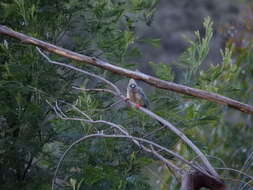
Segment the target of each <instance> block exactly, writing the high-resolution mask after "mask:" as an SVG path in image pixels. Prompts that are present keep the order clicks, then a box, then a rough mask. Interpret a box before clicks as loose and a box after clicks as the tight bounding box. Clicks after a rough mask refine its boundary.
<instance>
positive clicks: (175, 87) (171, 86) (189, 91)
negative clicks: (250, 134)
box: [0, 25, 253, 115]
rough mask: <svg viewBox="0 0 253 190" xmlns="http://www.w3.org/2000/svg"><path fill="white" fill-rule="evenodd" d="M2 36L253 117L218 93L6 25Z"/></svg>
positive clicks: (249, 110)
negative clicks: (144, 72) (60, 45)
mask: <svg viewBox="0 0 253 190" xmlns="http://www.w3.org/2000/svg"><path fill="white" fill-rule="evenodd" d="M0 34H3V35H7V36H10V37H12V38H16V39H19V40H21V41H22V42H23V43H26V44H31V45H35V46H37V47H40V48H43V49H44V50H46V51H48V52H52V53H55V54H57V55H61V56H63V57H66V58H69V59H72V60H76V61H80V62H83V63H86V64H90V65H94V66H96V67H100V68H103V69H106V70H109V71H112V72H114V73H117V74H120V75H124V76H127V77H130V78H134V79H138V80H142V81H144V82H146V83H148V84H150V85H152V86H155V87H157V88H161V89H166V90H170V91H174V92H177V93H181V94H185V95H190V96H195V97H198V98H202V99H206V100H208V101H211V102H215V103H218V104H222V105H226V106H229V107H232V108H235V109H237V110H240V111H242V112H245V113H249V114H252V115H253V106H251V105H248V104H244V103H241V102H239V101H236V100H233V99H231V98H228V97H225V96H221V95H219V94H216V93H211V92H207V91H204V90H200V89H196V88H191V87H188V86H184V85H180V84H176V83H173V82H168V81H165V80H160V79H158V78H156V77H152V76H150V75H147V74H143V73H140V72H138V71H131V70H128V69H124V68H122V67H119V66H115V65H112V64H109V63H107V62H105V61H102V60H99V59H97V58H94V57H89V56H86V55H82V54H79V53H76V52H73V51H70V50H67V49H64V48H61V47H58V46H55V45H52V44H50V43H47V42H44V41H41V40H38V39H36V38H33V37H30V36H27V35H25V34H22V33H20V32H16V31H13V30H12V29H10V28H8V27H6V26H4V25H0Z"/></svg>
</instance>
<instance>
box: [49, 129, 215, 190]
mask: <svg viewBox="0 0 253 190" xmlns="http://www.w3.org/2000/svg"><path fill="white" fill-rule="evenodd" d="M94 137H100V138H101V137H102V138H127V139H131V140H136V141H139V142H144V143H147V144H149V145H152V146H154V147H156V148H159V149H162V150H163V151H165V152H167V153H170V154H172V155H173V156H175V157H176V158H178V159H179V160H181V161H182V162H184V163H186V164H188V165H189V166H191V167H192V168H194V169H195V170H196V171H198V172H199V173H201V174H202V175H204V176H207V177H209V178H210V179H213V180H215V181H218V182H219V180H217V179H216V178H214V177H213V176H210V175H209V174H208V173H206V172H205V171H203V170H202V169H201V168H198V167H197V166H195V165H193V164H192V163H191V162H189V161H187V160H185V159H184V158H183V157H182V156H180V155H178V154H177V153H174V152H173V151H171V150H169V149H167V148H165V147H163V146H161V145H159V144H156V143H154V142H152V141H149V140H146V139H142V138H138V137H134V136H127V135H106V134H90V135H87V136H84V137H82V138H80V139H78V140H77V141H75V142H74V143H72V144H71V145H70V146H69V147H68V148H67V150H66V151H65V152H64V153H63V155H62V156H61V158H60V160H59V162H58V164H57V167H56V170H55V173H54V177H53V180H52V190H54V184H55V179H56V176H57V174H58V171H59V169H60V166H61V163H62V161H63V160H64V158H65V156H66V155H67V153H68V152H69V151H70V150H71V149H72V148H73V147H74V146H75V145H76V144H79V143H80V142H83V141H85V140H87V139H89V138H94ZM151 152H152V151H151ZM153 153H154V152H153ZM156 153H157V152H156ZM155 155H156V156H157V155H158V153H157V154H155ZM158 158H161V157H160V154H159V157H158ZM162 161H163V160H162ZM167 162H168V160H167ZM166 164H167V163H166ZM170 164H172V163H170ZM174 168H176V166H174Z"/></svg>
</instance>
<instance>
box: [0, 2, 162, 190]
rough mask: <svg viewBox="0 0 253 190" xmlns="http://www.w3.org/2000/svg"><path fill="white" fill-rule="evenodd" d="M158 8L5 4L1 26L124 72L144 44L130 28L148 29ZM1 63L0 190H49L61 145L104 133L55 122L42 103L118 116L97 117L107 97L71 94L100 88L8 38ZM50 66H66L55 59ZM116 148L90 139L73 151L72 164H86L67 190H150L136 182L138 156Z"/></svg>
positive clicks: (1, 45) (1, 44)
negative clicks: (137, 44)
mask: <svg viewBox="0 0 253 190" xmlns="http://www.w3.org/2000/svg"><path fill="white" fill-rule="evenodd" d="M156 2H157V0H150V1H138V2H136V1H120V0H113V1H110V0H98V1H93V0H74V1H68V0H63V1H51V0H45V1H38V0H3V1H1V2H0V12H1V14H0V20H1V21H0V22H1V24H4V25H7V26H9V27H11V28H13V29H14V30H17V31H20V32H23V33H25V34H28V35H31V36H33V37H36V38H39V39H41V40H46V41H49V42H52V43H55V44H59V45H61V46H63V47H66V48H68V49H71V50H74V51H78V52H82V53H84V54H87V55H91V56H96V57H100V58H102V59H107V60H110V61H111V62H112V63H115V64H122V65H123V64H125V60H127V59H129V58H131V57H133V55H140V54H139V51H138V49H137V48H135V47H134V46H133V44H134V42H135V41H136V40H141V39H139V38H138V37H137V36H136V35H135V25H136V23H137V22H146V23H147V24H149V23H150V21H151V20H152V16H153V14H154V10H155V4H156ZM0 57H1V59H0V136H1V140H0V147H1V148H0V171H1V172H0V173H1V174H0V182H1V189H2V188H3V189H17V188H18V189H30V188H36V189H49V188H50V183H51V182H50V180H51V175H52V171H53V170H54V168H55V165H56V163H57V161H58V157H59V155H60V154H61V153H62V151H63V150H64V149H65V148H66V145H68V144H69V143H70V142H72V141H73V140H76V139H78V138H80V137H81V136H82V135H84V134H89V133H93V132H96V131H97V130H100V129H99V128H105V129H106V127H105V126H103V125H97V126H96V127H94V126H93V125H91V124H87V123H84V122H81V123H80V122H65V121H64V122H63V121H61V120H59V119H56V116H55V115H54V112H53V110H52V109H51V108H50V106H49V105H48V104H47V103H46V100H48V101H50V102H54V101H55V100H57V99H60V100H64V101H65V102H69V103H74V104H76V106H77V107H79V108H81V109H83V110H84V111H85V112H86V113H87V114H89V115H91V116H92V118H93V119H100V118H105V119H106V118H107V117H110V118H111V119H112V117H116V112H115V115H114V116H113V115H108V114H107V113H106V114H102V113H103V111H99V109H101V108H103V107H101V105H103V106H104V107H105V106H108V104H110V103H111V102H112V100H111V98H112V96H107V95H103V94H92V95H91V94H90V93H80V94H79V93H76V91H73V90H72V89H71V86H72V85H73V84H74V83H75V84H83V86H84V87H86V86H87V85H88V86H90V85H94V86H96V87H101V88H103V87H104V85H103V84H101V83H100V82H95V83H94V80H93V79H92V80H90V79H89V78H87V77H86V76H81V75H80V74H78V73H75V72H73V71H69V70H67V69H64V68H60V67H56V66H54V65H50V64H49V63H47V62H45V61H44V60H43V59H42V58H41V56H40V55H39V54H38V53H37V52H36V50H35V49H34V47H28V46H26V45H23V44H22V43H20V42H17V41H15V40H13V39H10V38H6V37H5V36H1V37H0ZM52 59H55V60H61V61H63V60H62V58H59V57H57V56H52ZM71 64H77V63H71ZM77 65H79V66H80V67H83V68H85V69H87V70H90V71H92V72H95V73H97V74H100V75H104V76H107V75H108V74H107V73H104V71H101V70H98V69H95V68H91V67H88V66H86V67H85V66H83V65H81V64H77ZM59 106H60V107H63V109H64V111H66V113H67V114H69V115H73V116H75V113H76V112H75V111H73V110H68V109H65V107H66V106H64V103H63V102H60V101H59ZM79 116H80V115H79ZM116 118H117V117H116ZM117 143H118V142H117V141H116V140H108V141H100V140H95V141H92V142H91V143H87V144H86V145H85V146H83V147H82V148H77V150H76V154H75V155H76V156H77V158H78V159H77V160H79V159H83V162H80V160H79V162H78V164H79V165H78V168H81V170H82V171H83V172H84V173H82V174H80V175H76V176H73V177H72V179H71V180H70V184H71V188H77V189H148V185H147V184H146V182H145V181H146V179H145V177H143V176H142V175H140V172H141V171H140V167H141V166H142V165H143V163H145V162H144V161H141V160H142V159H143V157H139V156H137V157H136V158H134V159H133V158H132V157H129V155H131V154H133V153H134V152H135V148H133V147H132V146H129V143H127V142H122V143H119V145H118V146H114V145H115V144H117ZM122 148H123V149H124V148H125V150H126V152H125V153H124V154H121V150H122ZM56 149H57V150H58V151H56ZM84 154H86V156H84V158H83V156H82V155H84ZM98 156H100V158H102V159H99V157H98ZM70 160H73V158H71V159H70ZM115 163H117V164H115ZM113 165H114V168H113V167H111V166H113ZM130 166H131V167H130ZM71 168H73V165H72V162H71V161H69V163H68V164H67V165H66V167H65V170H64V171H65V172H66V173H71V171H72V170H71ZM68 169H70V170H68ZM42 179H43V180H42ZM79 179H80V180H79ZM77 180H78V182H75V181H77ZM66 188H67V189H68V187H66Z"/></svg>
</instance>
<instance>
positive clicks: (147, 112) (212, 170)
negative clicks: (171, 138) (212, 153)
mask: <svg viewBox="0 0 253 190" xmlns="http://www.w3.org/2000/svg"><path fill="white" fill-rule="evenodd" d="M37 49H38V51H39V52H40V53H41V54H42V55H44V57H45V58H46V59H47V60H48V61H49V62H50V63H52V64H57V65H61V66H64V67H68V68H71V69H72V68H73V69H74V70H76V71H80V72H82V73H85V74H86V73H87V74H88V75H89V76H93V77H95V78H98V79H100V80H101V81H104V82H106V83H107V84H109V85H110V84H111V86H113V87H114V89H115V91H116V95H117V96H118V97H120V98H121V99H122V100H125V101H127V102H128V103H129V104H130V105H131V106H132V107H136V104H135V103H133V102H131V101H130V100H128V99H127V98H126V97H125V96H124V95H123V94H121V92H120V90H119V89H118V87H117V86H115V85H113V84H112V83H111V82H110V81H108V80H106V79H104V78H103V77H100V76H98V75H95V74H93V73H90V72H88V71H84V70H82V69H80V68H76V67H74V66H69V65H67V64H65V63H60V62H55V61H52V60H50V59H49V58H48V57H47V56H46V55H45V54H44V53H43V52H41V51H40V50H39V48H37ZM56 107H57V108H58V106H57V105H56ZM138 109H139V110H140V111H142V112H144V113H145V114H147V115H149V116H150V117H151V118H153V119H155V120H157V121H159V122H160V123H161V124H163V125H164V126H166V128H168V129H170V130H171V131H172V132H174V133H175V134H176V135H178V136H179V137H180V138H181V139H182V140H183V141H184V142H185V143H186V144H187V145H188V146H190V147H191V148H192V149H193V151H194V152H195V153H196V154H197V155H198V156H199V158H200V159H201V160H202V161H203V163H204V164H205V166H206V168H207V169H208V172H210V174H211V175H213V176H214V177H215V178H217V180H219V175H218V173H217V172H216V171H215V169H214V168H213V167H212V165H211V164H210V163H209V161H208V159H207V158H206V157H205V155H204V154H203V153H202V152H201V151H200V150H199V148H198V147H197V146H196V145H195V144H194V143H193V142H192V141H191V140H190V139H189V138H188V137H186V136H185V134H184V133H182V132H181V131H180V130H179V129H177V128H176V127H175V126H174V125H172V124H171V123H170V122H168V121H166V120H165V119H163V118H162V117H160V116H158V115H156V114H155V113H153V112H151V111H150V110H148V109H146V108H143V107H138ZM59 111H61V110H59ZM62 115H64V113H62ZM65 118H66V117H65ZM62 119H63V117H62ZM72 120H78V121H81V120H82V119H80V118H72ZM85 122H90V121H87V120H85Z"/></svg>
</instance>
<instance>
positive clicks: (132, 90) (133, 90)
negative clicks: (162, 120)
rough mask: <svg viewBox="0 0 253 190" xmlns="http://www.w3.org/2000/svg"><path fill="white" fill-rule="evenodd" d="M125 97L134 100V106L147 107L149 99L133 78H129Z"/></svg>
mask: <svg viewBox="0 0 253 190" xmlns="http://www.w3.org/2000/svg"><path fill="white" fill-rule="evenodd" d="M127 99H129V100H130V101H132V102H134V103H135V104H136V107H137V108H139V107H144V108H148V107H149V101H148V98H147V96H146V95H145V93H144V91H143V89H142V88H141V87H140V86H138V84H137V83H136V81H135V80H134V79H130V80H129V82H128V85H127Z"/></svg>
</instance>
